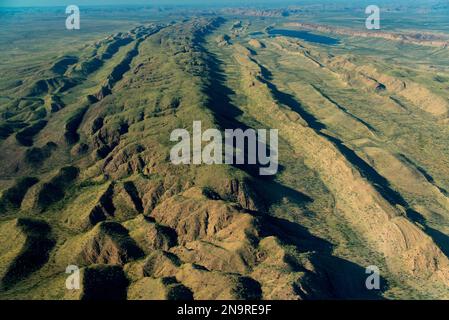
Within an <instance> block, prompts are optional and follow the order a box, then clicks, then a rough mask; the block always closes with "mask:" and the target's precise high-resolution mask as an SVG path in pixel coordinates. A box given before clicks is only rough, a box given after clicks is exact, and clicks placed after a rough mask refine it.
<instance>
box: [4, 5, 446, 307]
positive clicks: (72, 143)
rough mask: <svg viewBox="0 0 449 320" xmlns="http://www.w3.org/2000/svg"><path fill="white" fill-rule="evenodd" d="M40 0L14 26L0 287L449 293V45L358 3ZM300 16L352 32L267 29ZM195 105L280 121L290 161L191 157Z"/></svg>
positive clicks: (293, 295) (7, 85)
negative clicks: (379, 20)
mask: <svg viewBox="0 0 449 320" xmlns="http://www.w3.org/2000/svg"><path fill="white" fill-rule="evenodd" d="M27 10H28V9H27ZM27 10H25V11H24V12H22V13H20V14H21V15H22V16H23V17H24V20H25V21H26V23H25V24H24V25H23V29H20V30H18V31H17V36H16V37H12V36H11V35H10V34H8V36H5V37H0V39H1V40H0V45H1V46H2V49H4V50H2V52H1V53H0V58H1V57H4V59H3V60H2V62H1V63H0V72H1V73H2V75H4V76H2V79H0V115H1V117H0V147H2V150H3V152H2V153H1V154H0V281H1V287H0V298H3V299H87V300H97V299H126V298H128V299H156V300H158V299H181V300H190V299H361V298H363V299H384V298H392V299H410V298H411V299H429V298H437V299H443V298H448V295H447V285H448V284H449V260H448V255H449V247H448V245H449V240H448V239H449V236H448V234H449V191H448V190H449V169H448V168H449V166H448V160H447V159H449V148H448V145H449V144H448V142H449V141H448V137H449V129H448V128H447V125H448V123H449V120H448V119H449V95H448V92H449V91H448V89H449V87H448V82H449V70H448V61H449V51H448V49H447V48H439V47H435V46H432V45H429V44H428V43H426V45H421V44H420V43H419V41H416V43H415V42H414V43H410V42H400V41H397V39H390V40H387V39H385V38H371V37H369V36H363V37H362V36H360V35H359V36H357V35H351V34H348V31H347V30H345V32H342V33H338V28H340V27H345V28H354V29H358V27H355V26H354V21H355V22H357V23H358V22H360V21H359V20H358V19H359V18H356V17H355V16H354V12H352V11H349V10H347V9H342V10H340V11H339V10H336V12H334V13H333V14H332V15H330V14H329V13H322V12H320V13H318V12H316V11H314V10H315V9H313V8H308V10H311V11H310V14H306V13H305V12H302V11H301V14H300V15H298V12H297V11H295V10H294V9H292V10H290V11H283V10H257V9H254V10H253V9H216V10H217V11H216V13H217V17H211V15H209V14H204V15H203V14H202V13H204V12H197V11H195V10H193V11H191V12H190V11H189V10H187V9H186V10H187V11H186V12H189V13H192V15H191V17H190V15H189V16H188V18H187V19H186V16H185V15H186V13H185V12H183V13H182V14H181V13H180V12H178V11H176V10H175V9H173V10H174V11H171V9H167V12H166V13H159V14H158V15H154V14H153V13H152V15H151V18H150V21H148V17H147V16H141V15H139V14H136V15H131V14H129V13H124V12H122V11H121V10H119V9H116V10H112V11H111V13H110V15H106V16H105V17H104V18H102V19H100V21H97V22H94V20H95V19H93V18H92V17H91V16H90V14H91V13H90V11H89V12H88V14H87V18H86V23H85V24H83V30H81V31H80V33H79V34H76V35H75V34H74V33H72V34H70V35H69V34H66V33H63V32H62V31H61V30H59V29H58V28H55V29H54V30H53V31H51V30H50V29H51V28H50V27H49V26H44V25H38V26H37V27H36V33H35V35H34V36H35V39H34V38H33V39H31V38H29V37H28V36H26V35H25V34H26V31H25V28H26V27H29V26H30V24H32V23H37V22H36V17H35V16H33V14H32V11H31V12H29V11H27ZM30 10H31V9H30ZM130 10H131V9H130ZM166 14H167V15H166ZM416 15H417V14H416V13H414V15H412V16H414V17H415V18H416V19H417V21H419V19H420V18H419V17H417V16H416ZM131 16H132V17H131ZM300 18H301V19H302V20H301V22H313V23H325V24H328V25H332V26H334V28H335V30H334V31H335V32H334V33H332V34H325V33H323V32H324V31H323V30H327V29H318V31H316V33H319V34H320V35H321V36H326V37H336V38H338V40H339V41H338V42H333V43H331V44H329V43H328V44H326V43H316V42H315V43H314V42H312V40H310V39H313V38H310V39H309V41H307V39H306V40H304V39H299V38H294V37H292V36H291V37H287V36H281V35H278V36H271V35H269V33H268V32H267V31H269V30H271V29H272V28H277V29H283V28H289V29H292V30H294V29H298V30H299V29H300V28H299V27H295V25H294V24H291V23H292V22H293V23H295V22H298V20H299V19H300ZM393 18H394V13H390V14H389V15H388V18H387V25H388V26H389V28H390V29H389V31H391V32H395V33H401V32H408V33H409V32H412V31H413V30H405V31H404V29H407V28H406V27H405V25H403V23H402V22H397V23H396V25H395V24H394V22H393V20H394V19H393ZM5 19H8V21H10V20H11V21H13V20H14V17H13V15H12V14H11V15H8V14H7V15H6V17H5ZM48 21H50V22H49V23H51V24H53V23H56V19H55V18H52V17H48ZM58 21H59V20H58ZM142 21H144V22H142ZM357 26H358V24H357ZM320 30H321V31H320ZM309 31H310V30H309ZM415 31H416V30H415ZM421 31H422V32H425V34H426V35H427V34H428V33H431V34H432V35H433V36H434V37H436V38H438V39H440V37H446V36H447V35H442V34H443V33H447V32H448V31H447V28H446V26H445V25H444V23H443V21H442V20H438V19H435V21H433V22H432V28H431V27H428V28H427V27H426V28H425V30H424V29H423V30H421ZM413 32H414V31H413ZM6 34H7V33H6V31H5V30H2V31H0V36H1V35H6ZM294 34H297V33H290V35H294ZM52 37H53V38H52ZM428 37H431V36H430V35H428V36H426V37H424V38H426V39H427V38H428ZM418 38H419V37H418ZM52 39H57V40H55V41H53V40H52ZM320 39H324V38H323V37H320ZM9 42H11V43H9ZM50 43H52V45H49V44H50ZM20 50H23V52H24V53H21V51H20ZM25 53H26V55H25ZM0 60H1V59H0ZM193 121H201V122H202V127H203V128H218V129H228V128H242V129H246V128H255V129H271V128H275V129H279V133H280V136H279V137H280V141H279V154H280V168H281V169H280V172H279V174H278V175H276V176H275V177H270V178H267V177H265V178H264V177H260V176H259V175H258V174H257V173H258V167H257V165H242V166H228V165H214V166H207V165H198V166H196V165H192V166H175V165H173V164H172V163H171V162H170V160H169V152H170V149H171V147H172V146H173V143H172V142H171V141H170V133H171V132H172V131H173V130H174V129H179V128H185V129H187V130H189V131H191V130H192V128H191V127H192V123H193ZM68 265H78V266H79V267H80V268H81V279H82V282H81V290H79V291H76V290H66V288H65V279H66V277H67V275H66V274H65V273H64V272H65V269H66V267H67V266H68ZM370 265H377V266H378V267H379V268H380V269H381V277H382V279H381V280H382V288H381V289H380V290H379V291H368V290H367V289H366V287H365V280H366V273H365V268H366V267H368V266H370ZM273 279H275V281H273Z"/></svg>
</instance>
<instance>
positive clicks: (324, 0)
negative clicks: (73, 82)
mask: <svg viewBox="0 0 449 320" xmlns="http://www.w3.org/2000/svg"><path fill="white" fill-rule="evenodd" d="M337 2H340V3H345V4H348V5H349V4H354V5H362V4H363V3H370V1H369V0H360V1H354V0H318V1H316V0H209V1H208V2H207V3H206V4H205V3H204V0H150V1H149V0H130V1H126V0H94V1H89V0H52V1H50V0H44V1H34V0H3V1H1V2H0V7H1V8H33V7H64V6H68V5H78V6H140V5H146V6H160V5H177V6H189V5H204V6H216V5H229V6H238V5H240V6H250V5H275V6H282V5H304V4H309V5H310V4H335V3H337ZM371 2H372V1H371ZM377 2H378V3H379V4H385V3H387V4H390V3H391V4H399V3H401V2H406V3H423V4H429V5H431V4H432V3H438V2H443V1H441V0H407V1H406V0H395V1H392V0H377Z"/></svg>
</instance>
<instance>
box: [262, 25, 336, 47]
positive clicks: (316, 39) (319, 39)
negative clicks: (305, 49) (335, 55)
mask: <svg viewBox="0 0 449 320" xmlns="http://www.w3.org/2000/svg"><path fill="white" fill-rule="evenodd" d="M268 34H270V35H272V36H285V37H291V38H297V39H302V40H305V41H308V42H313V43H319V44H327V45H330V46H333V45H337V44H339V43H340V40H339V39H336V38H331V37H326V36H321V35H318V34H314V33H310V32H308V31H300V30H283V29H271V30H269V31H268Z"/></svg>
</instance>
